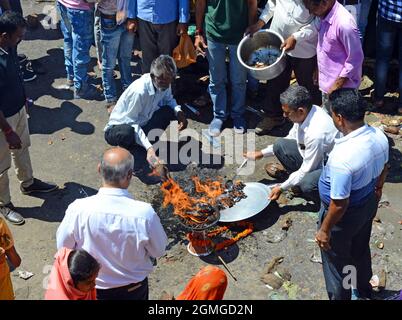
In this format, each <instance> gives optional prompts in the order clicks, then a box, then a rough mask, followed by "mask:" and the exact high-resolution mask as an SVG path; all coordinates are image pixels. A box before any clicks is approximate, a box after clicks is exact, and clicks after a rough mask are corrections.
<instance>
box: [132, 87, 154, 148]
mask: <svg viewBox="0 0 402 320" xmlns="http://www.w3.org/2000/svg"><path fill="white" fill-rule="evenodd" d="M126 99H127V102H126V103H129V107H128V109H129V115H130V120H131V122H130V125H131V126H132V127H133V128H134V131H135V137H134V138H135V142H136V143H137V144H139V145H141V146H143V147H144V148H145V150H148V149H149V148H150V147H152V144H151V143H150V142H149V140H148V138H147V135H146V134H145V132H144V131H143V130H142V128H141V127H140V126H139V125H138V123H139V119H138V118H139V114H140V111H141V110H142V109H143V108H144V106H143V104H144V102H143V101H142V99H141V94H138V93H137V92H135V91H133V92H132V93H131V94H130V95H129V96H127V98H126Z"/></svg>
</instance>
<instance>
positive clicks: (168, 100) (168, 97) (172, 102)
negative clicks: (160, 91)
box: [159, 87, 181, 115]
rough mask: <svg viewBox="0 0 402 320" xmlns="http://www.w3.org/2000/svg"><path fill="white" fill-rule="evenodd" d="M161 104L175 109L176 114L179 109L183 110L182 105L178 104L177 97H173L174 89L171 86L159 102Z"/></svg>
mask: <svg viewBox="0 0 402 320" xmlns="http://www.w3.org/2000/svg"><path fill="white" fill-rule="evenodd" d="M159 106H160V107H162V106H169V107H170V108H172V109H173V111H174V113H175V114H176V115H177V113H178V112H179V111H181V107H180V105H178V104H177V101H176V99H175V98H174V97H173V94H172V89H171V88H170V87H169V89H167V90H166V93H165V96H164V97H163V99H162V100H161V102H159Z"/></svg>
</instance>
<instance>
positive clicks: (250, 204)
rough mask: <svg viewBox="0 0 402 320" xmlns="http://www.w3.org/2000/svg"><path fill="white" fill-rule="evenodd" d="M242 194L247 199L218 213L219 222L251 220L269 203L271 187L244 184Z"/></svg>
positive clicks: (258, 184)
mask: <svg viewBox="0 0 402 320" xmlns="http://www.w3.org/2000/svg"><path fill="white" fill-rule="evenodd" d="M245 185H246V186H245V187H244V190H243V191H244V193H245V194H246V195H247V198H244V199H241V200H240V201H239V202H237V203H236V204H235V205H234V206H233V207H231V208H227V209H225V210H222V211H221V212H220V219H219V222H234V221H240V220H244V219H248V218H251V217H252V216H255V215H256V214H257V213H260V212H261V211H262V210H264V209H265V208H266V207H267V206H268V204H269V203H270V202H271V200H269V195H270V193H271V186H267V185H265V184H263V183H260V182H246V183H245Z"/></svg>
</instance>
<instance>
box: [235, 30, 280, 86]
mask: <svg viewBox="0 0 402 320" xmlns="http://www.w3.org/2000/svg"><path fill="white" fill-rule="evenodd" d="M283 41H284V40H283V37H282V36H281V35H280V34H279V33H277V32H275V31H271V30H268V29H264V30H260V31H258V32H256V33H255V34H254V35H253V37H250V36H245V37H244V38H243V39H242V40H241V41H240V43H239V46H238V48H237V58H238V59H239V61H240V63H241V64H242V65H243V66H244V67H245V68H246V69H247V70H248V72H249V73H250V74H251V76H253V77H254V78H256V79H258V80H271V79H274V78H276V77H277V76H279V75H280V74H281V73H282V72H283V70H285V67H286V54H285V50H284V49H282V53H281V55H280V57H279V58H278V60H276V61H275V63H273V64H271V65H269V66H266V67H264V68H254V67H251V66H249V65H248V64H247V61H248V60H249V58H250V55H251V54H252V53H253V52H254V51H255V50H257V49H259V48H261V47H275V48H277V49H279V50H280V46H281V44H282V43H283Z"/></svg>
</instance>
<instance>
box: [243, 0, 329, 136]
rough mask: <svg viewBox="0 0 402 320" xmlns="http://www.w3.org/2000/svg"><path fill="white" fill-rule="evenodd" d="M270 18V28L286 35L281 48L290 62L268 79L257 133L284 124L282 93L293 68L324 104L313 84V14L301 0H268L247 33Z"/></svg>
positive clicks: (314, 99) (259, 27) (315, 53)
mask: <svg viewBox="0 0 402 320" xmlns="http://www.w3.org/2000/svg"><path fill="white" fill-rule="evenodd" d="M271 19H272V21H271V26H270V28H269V29H270V30H272V31H275V32H277V33H279V34H280V35H282V37H283V38H284V39H285V41H284V43H283V44H282V48H284V49H285V50H286V51H287V66H286V68H285V70H284V71H283V72H282V74H281V75H279V76H278V77H276V78H275V79H272V80H270V81H268V87H267V97H266V99H267V100H266V101H265V102H264V105H265V106H264V109H265V110H264V111H265V114H266V117H264V119H262V121H261V122H260V123H259V124H258V125H257V128H256V133H257V134H258V135H264V134H267V133H268V132H269V131H271V130H272V129H273V128H275V127H277V126H279V125H282V124H283V123H284V118H283V116H282V110H281V103H280V100H279V95H280V94H281V93H282V92H283V91H285V90H286V89H287V88H288V87H289V82H290V79H291V74H292V71H294V73H295V75H296V79H297V83H298V84H299V85H301V86H303V87H306V88H307V89H308V90H309V92H310V94H311V96H312V97H313V102H314V103H315V104H318V105H319V104H321V99H320V98H321V94H320V92H319V90H318V86H317V85H314V81H313V74H314V71H315V70H316V69H317V52H316V50H317V40H318V36H317V30H316V29H315V28H314V27H313V20H314V16H313V15H311V14H310V13H309V11H308V10H307V9H306V7H305V6H304V4H303V1H302V0H269V1H268V2H267V4H266V6H265V8H264V10H263V11H262V13H261V15H260V18H259V20H258V22H257V23H256V24H254V25H253V26H251V27H250V28H249V29H248V30H247V31H246V33H249V34H251V35H252V34H254V33H255V32H257V31H259V30H260V29H261V28H262V27H264V26H265V25H266V24H267V23H268V21H270V20H271Z"/></svg>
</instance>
